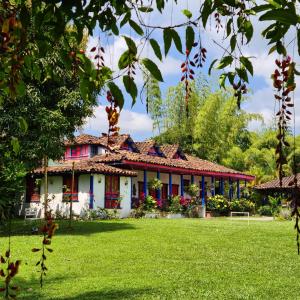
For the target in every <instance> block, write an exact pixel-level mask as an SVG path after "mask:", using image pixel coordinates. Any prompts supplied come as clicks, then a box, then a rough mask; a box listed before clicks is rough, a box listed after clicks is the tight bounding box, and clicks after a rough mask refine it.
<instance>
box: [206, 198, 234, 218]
mask: <svg viewBox="0 0 300 300" xmlns="http://www.w3.org/2000/svg"><path fill="white" fill-rule="evenodd" d="M206 210H208V211H212V212H215V213H219V214H221V215H227V214H228V212H229V202H228V200H227V199H226V198H225V197H224V196H223V195H216V196H213V197H209V198H208V199H207V203H206Z"/></svg>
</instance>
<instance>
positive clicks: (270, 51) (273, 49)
mask: <svg viewBox="0 0 300 300" xmlns="http://www.w3.org/2000/svg"><path fill="white" fill-rule="evenodd" d="M276 49H277V47H276V45H274V46H273V47H271V49H270V50H269V53H268V55H270V54H271V53H273V52H274V51H275V50H276Z"/></svg>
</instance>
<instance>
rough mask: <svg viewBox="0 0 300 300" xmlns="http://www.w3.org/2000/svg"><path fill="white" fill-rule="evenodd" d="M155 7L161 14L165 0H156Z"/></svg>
mask: <svg viewBox="0 0 300 300" xmlns="http://www.w3.org/2000/svg"><path fill="white" fill-rule="evenodd" d="M156 7H157V9H158V10H159V11H160V12H162V10H163V8H164V7H165V0H156Z"/></svg>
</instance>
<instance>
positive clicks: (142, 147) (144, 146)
mask: <svg viewBox="0 0 300 300" xmlns="http://www.w3.org/2000/svg"><path fill="white" fill-rule="evenodd" d="M135 144H136V146H137V148H138V150H139V152H140V153H142V154H147V153H148V151H149V149H150V148H152V147H154V146H155V145H156V143H155V141H154V140H148V141H144V142H135Z"/></svg>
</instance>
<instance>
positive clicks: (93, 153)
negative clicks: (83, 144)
mask: <svg viewBox="0 0 300 300" xmlns="http://www.w3.org/2000/svg"><path fill="white" fill-rule="evenodd" d="M97 154H98V146H96V145H91V156H95V155H97Z"/></svg>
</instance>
